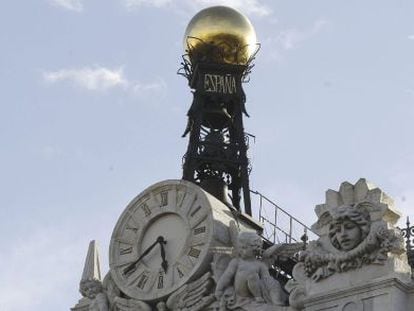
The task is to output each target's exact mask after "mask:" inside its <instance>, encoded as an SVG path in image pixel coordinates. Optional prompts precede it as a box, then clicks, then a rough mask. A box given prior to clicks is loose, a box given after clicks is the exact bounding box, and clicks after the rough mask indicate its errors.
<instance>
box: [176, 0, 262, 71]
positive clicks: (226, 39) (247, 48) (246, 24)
mask: <svg viewBox="0 0 414 311" xmlns="http://www.w3.org/2000/svg"><path fill="white" fill-rule="evenodd" d="M256 46H257V42H256V32H255V31H254V28H253V25H252V24H251V23H250V21H249V19H248V18H247V17H246V16H244V15H243V14H242V13H240V12H239V11H237V10H235V9H232V8H229V7H226V6H213V7H210V8H206V9H204V10H201V11H200V12H198V13H197V14H196V15H195V16H194V17H193V18H192V19H191V21H190V23H189V24H188V26H187V29H186V31H185V35H184V50H185V51H186V52H187V53H188V54H189V56H190V61H191V62H192V63H193V62H195V61H205V60H206V59H208V61H213V62H218V63H227V64H238V65H244V64H246V63H247V62H248V61H249V59H250V57H251V56H252V55H253V54H254V53H255V51H256Z"/></svg>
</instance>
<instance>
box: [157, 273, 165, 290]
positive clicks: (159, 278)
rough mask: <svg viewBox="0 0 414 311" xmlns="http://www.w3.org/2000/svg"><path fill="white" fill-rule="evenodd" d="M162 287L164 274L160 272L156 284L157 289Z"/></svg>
mask: <svg viewBox="0 0 414 311" xmlns="http://www.w3.org/2000/svg"><path fill="white" fill-rule="evenodd" d="M163 287H164V276H163V275H162V274H160V275H159V276H158V285H157V288H158V289H161V288H163Z"/></svg>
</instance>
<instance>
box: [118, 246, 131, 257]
mask: <svg viewBox="0 0 414 311" xmlns="http://www.w3.org/2000/svg"><path fill="white" fill-rule="evenodd" d="M131 253H132V246H130V247H127V248H121V249H120V251H119V254H120V255H126V254H131Z"/></svg>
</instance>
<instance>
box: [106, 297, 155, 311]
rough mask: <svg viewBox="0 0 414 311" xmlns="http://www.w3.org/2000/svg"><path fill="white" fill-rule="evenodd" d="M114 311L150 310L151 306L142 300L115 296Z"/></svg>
mask: <svg viewBox="0 0 414 311" xmlns="http://www.w3.org/2000/svg"><path fill="white" fill-rule="evenodd" d="M114 309H115V310H116V311H151V310H152V309H151V307H150V306H149V305H148V304H146V303H145V302H143V301H140V300H134V299H125V298H121V297H116V298H115V299H114Z"/></svg>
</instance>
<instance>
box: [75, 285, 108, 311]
mask: <svg viewBox="0 0 414 311" xmlns="http://www.w3.org/2000/svg"><path fill="white" fill-rule="evenodd" d="M80 292H81V294H82V295H83V296H84V297H88V298H89V299H90V300H91V304H90V305H89V311H109V303H108V298H107V297H106V295H105V293H104V291H103V287H102V282H101V281H99V280H96V279H90V280H84V281H82V282H81V284H80Z"/></svg>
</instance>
